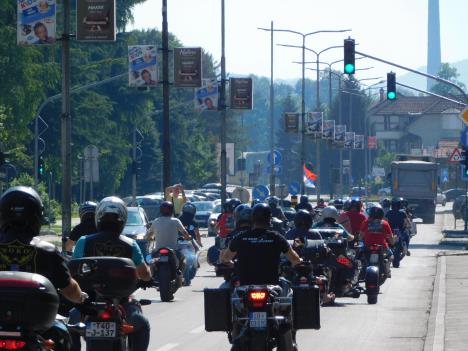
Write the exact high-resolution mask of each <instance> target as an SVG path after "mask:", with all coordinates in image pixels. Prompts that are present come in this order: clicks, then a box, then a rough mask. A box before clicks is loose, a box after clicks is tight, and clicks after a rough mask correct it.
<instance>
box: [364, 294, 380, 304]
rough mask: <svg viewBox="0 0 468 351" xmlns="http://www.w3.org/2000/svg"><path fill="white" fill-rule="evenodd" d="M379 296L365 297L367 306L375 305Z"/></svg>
mask: <svg viewBox="0 0 468 351" xmlns="http://www.w3.org/2000/svg"><path fill="white" fill-rule="evenodd" d="M378 296H379V295H367V303H368V304H369V305H375V304H376V303H377V300H378Z"/></svg>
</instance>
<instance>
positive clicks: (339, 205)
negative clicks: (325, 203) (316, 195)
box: [333, 199, 344, 213]
mask: <svg viewBox="0 0 468 351" xmlns="http://www.w3.org/2000/svg"><path fill="white" fill-rule="evenodd" d="M343 205H344V202H343V200H341V199H335V200H333V206H334V207H335V208H336V209H337V210H338V213H341V212H342V210H343Z"/></svg>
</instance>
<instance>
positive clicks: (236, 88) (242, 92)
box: [229, 78, 253, 110]
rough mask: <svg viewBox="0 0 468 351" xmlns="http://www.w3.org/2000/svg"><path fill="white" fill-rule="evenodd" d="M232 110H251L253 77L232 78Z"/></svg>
mask: <svg viewBox="0 0 468 351" xmlns="http://www.w3.org/2000/svg"><path fill="white" fill-rule="evenodd" d="M229 82H230V89H231V110H251V109H252V106H253V96H252V91H253V82H252V78H231V79H230V80H229Z"/></svg>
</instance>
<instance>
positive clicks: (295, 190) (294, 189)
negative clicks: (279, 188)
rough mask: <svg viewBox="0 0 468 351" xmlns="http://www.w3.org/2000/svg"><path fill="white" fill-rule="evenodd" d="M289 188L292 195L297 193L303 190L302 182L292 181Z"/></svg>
mask: <svg viewBox="0 0 468 351" xmlns="http://www.w3.org/2000/svg"><path fill="white" fill-rule="evenodd" d="M288 190H289V193H290V194H291V195H297V194H299V192H300V191H301V184H299V182H292V183H290V184H289V186H288Z"/></svg>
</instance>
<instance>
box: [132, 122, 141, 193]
mask: <svg viewBox="0 0 468 351" xmlns="http://www.w3.org/2000/svg"><path fill="white" fill-rule="evenodd" d="M142 141H143V135H142V134H141V132H140V131H139V130H138V128H137V127H135V128H134V129H133V143H132V199H133V201H135V200H136V193H137V172H138V163H139V162H140V161H141V157H142V150H141V147H140V146H141V142H142Z"/></svg>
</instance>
